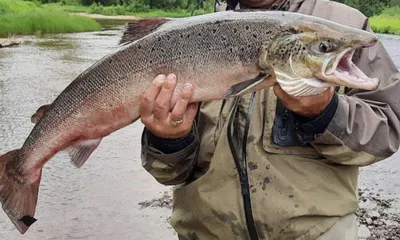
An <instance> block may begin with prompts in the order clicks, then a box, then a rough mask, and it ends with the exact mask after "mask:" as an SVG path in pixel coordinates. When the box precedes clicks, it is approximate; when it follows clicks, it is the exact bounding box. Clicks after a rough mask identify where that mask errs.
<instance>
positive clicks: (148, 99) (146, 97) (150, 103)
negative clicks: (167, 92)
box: [140, 75, 165, 118]
mask: <svg viewBox="0 0 400 240" xmlns="http://www.w3.org/2000/svg"><path fill="white" fill-rule="evenodd" d="M164 81H165V75H158V76H157V77H156V78H154V80H153V81H152V82H151V84H150V86H149V87H148V88H147V89H146V91H145V92H144V93H143V94H142V99H141V101H140V116H141V117H142V118H143V117H148V116H150V115H152V114H153V109H154V102H155V100H156V97H157V95H158V93H159V92H160V90H161V87H162V84H163V82H164Z"/></svg>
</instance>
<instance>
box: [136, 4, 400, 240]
mask: <svg viewBox="0 0 400 240" xmlns="http://www.w3.org/2000/svg"><path fill="white" fill-rule="evenodd" d="M216 9H217V11H224V10H229V9H263V10H269V11H274V10H279V11H289V12H297V13H303V14H307V15H313V16H317V17H320V18H325V19H328V20H331V21H335V22H338V23H341V24H343V25H347V26H351V27H354V28H358V29H362V30H366V31H371V29H370V27H369V25H368V19H367V18H366V17H365V16H364V15H362V14H361V13H360V12H358V11H357V10H355V9H352V8H350V7H348V6H345V5H343V4H340V3H337V2H332V1H326V0H257V1H256V0H248V1H244V0H243V1H242V0H240V1H231V0H228V1H227V2H220V1H217V2H216ZM327 31H328V30H327ZM288 34H290V33H288ZM294 34H300V33H294ZM343 41H344V40H343ZM215 44H222V43H220V42H219V41H218V40H216V41H215ZM288 47H295V46H292V45H290V42H288ZM331 48H335V46H334V45H332V44H331V43H329V42H324V43H321V44H320V45H319V50H320V51H322V52H329V50H330V49H331ZM276 54H279V52H276ZM340 54H342V55H340ZM339 55H340V56H337V59H338V60H337V61H336V62H334V63H328V65H330V64H333V65H331V66H327V68H329V67H331V68H332V70H331V72H333V71H337V72H338V74H340V75H341V76H343V78H342V79H343V81H350V82H354V83H358V84H361V83H363V81H364V82H365V84H371V86H372V85H373V81H372V79H373V78H368V77H367V76H366V75H368V76H373V77H377V78H379V79H380V84H379V87H378V89H377V90H373V91H367V90H360V89H356V88H354V89H353V88H347V87H346V88H344V87H340V88H338V87H337V88H336V91H335V88H334V87H331V86H329V85H326V86H325V85H324V86H325V88H324V90H323V91H319V92H315V93H312V92H310V91H312V90H310V89H315V88H310V89H308V90H307V91H308V93H312V94H302V93H305V92H307V91H306V90H305V89H304V88H302V87H300V85H293V84H297V83H298V82H302V81H310V82H314V83H315V84H318V83H319V82H320V81H318V79H304V78H303V79H302V80H299V79H295V80H293V79H292V78H290V76H289V75H290V74H288V72H290V71H289V70H287V69H286V70H285V69H284V67H283V68H281V70H282V71H281V72H279V71H275V74H276V77H277V79H278V80H277V81H278V83H279V84H275V85H274V87H273V88H267V89H262V90H259V91H257V92H255V93H253V94H246V95H243V96H238V97H235V98H230V99H225V100H218V101H208V102H202V103H201V104H197V103H191V102H190V99H191V98H192V97H193V96H194V95H195V94H196V90H197V89H196V88H195V87H194V86H193V85H192V84H189V83H187V84H185V85H183V88H182V91H181V92H180V95H179V97H178V99H177V101H175V102H176V104H175V102H172V103H171V99H172V96H173V93H174V90H175V88H176V86H177V79H176V76H175V75H174V73H170V74H168V75H167V76H165V75H160V76H158V77H156V78H155V79H154V81H153V84H152V85H151V86H150V87H149V88H148V89H147V90H146V91H145V93H144V94H143V98H142V102H141V119H142V122H143V123H144V125H145V130H144V133H143V138H142V144H143V145H142V146H143V150H142V161H143V166H144V168H145V169H146V170H147V171H148V172H149V173H150V174H152V176H153V177H154V178H155V179H156V180H157V181H158V182H160V183H162V184H165V185H176V188H175V189H174V207H173V213H172V217H171V220H170V222H171V225H172V226H173V227H174V229H175V230H176V232H177V233H178V236H179V239H251V240H255V239H320V240H325V239H341V240H353V239H357V238H358V237H357V234H358V233H357V220H356V217H355V214H354V212H355V211H356V209H357V207H358V188H357V185H358V169H359V167H362V166H366V165H370V164H373V163H376V162H378V161H380V160H383V159H385V158H387V157H389V156H391V155H392V154H393V153H395V152H396V151H397V150H398V147H399V143H400V137H399V136H400V121H399V118H400V100H399V94H398V93H399V91H400V81H399V78H400V74H399V72H398V70H397V68H396V66H395V65H394V63H393V61H392V60H391V59H390V57H389V56H388V54H387V52H386V50H385V49H384V47H383V46H382V44H381V43H380V42H378V43H376V44H375V45H374V46H373V47H369V48H363V49H357V50H356V51H352V52H349V51H343V52H341V53H339ZM290 61H291V58H290V59H289V61H287V62H286V65H285V66H291V62H290ZM353 62H354V63H353ZM334 68H336V70H335V69H334ZM326 71H330V70H326ZM338 76H339V75H338ZM322 78H323V76H321V79H322ZM365 79H369V82H368V81H367V80H365ZM279 80H280V81H279ZM180 81H183V82H184V81H185V79H181V80H180ZM290 81H292V82H290ZM288 82H290V84H292V85H290V84H288ZM317 82H318V83H317ZM285 84H286V85H285ZM310 85H312V84H310ZM339 85H340V84H339ZM293 86H297V87H293ZM313 86H316V85H313ZM366 89H367V88H366ZM371 89H372V88H371ZM288 93H292V94H288Z"/></svg>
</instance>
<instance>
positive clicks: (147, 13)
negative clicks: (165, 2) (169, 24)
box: [42, 3, 213, 18]
mask: <svg viewBox="0 0 400 240" xmlns="http://www.w3.org/2000/svg"><path fill="white" fill-rule="evenodd" d="M42 8H43V9H47V10H51V11H54V10H57V11H64V12H71V13H77V12H85V13H91V14H102V15H107V16H116V15H131V16H135V17H143V18H146V17H172V18H179V17H188V16H190V15H191V9H192V8H190V10H188V9H173V10H161V9H144V10H138V9H136V8H135V7H134V6H122V5H118V6H102V5H96V4H93V5H91V6H78V5H63V4H60V3H50V4H43V5H42ZM212 11H213V8H212V7H209V6H208V7H207V8H206V9H198V10H196V11H194V15H201V14H205V13H210V12H212Z"/></svg>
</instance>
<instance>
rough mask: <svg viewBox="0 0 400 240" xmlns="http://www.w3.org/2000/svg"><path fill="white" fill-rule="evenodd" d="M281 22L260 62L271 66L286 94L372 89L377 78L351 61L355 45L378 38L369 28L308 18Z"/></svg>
mask: <svg viewBox="0 0 400 240" xmlns="http://www.w3.org/2000/svg"><path fill="white" fill-rule="evenodd" d="M311 19H312V20H313V21H310V20H304V21H297V22H291V23H290V24H289V23H288V24H287V25H286V26H280V28H279V29H280V30H281V31H280V32H281V33H280V34H277V35H276V37H275V39H274V40H273V41H271V42H269V43H268V44H264V45H263V48H262V54H261V57H260V65H261V67H263V65H265V66H267V65H268V67H270V68H272V69H273V71H274V72H275V74H276V78H277V82H278V83H279V84H280V86H281V87H282V89H283V90H284V91H286V92H287V93H288V94H291V95H295V96H302V95H313V94H317V93H320V92H322V91H324V90H326V89H327V88H328V87H330V86H346V87H349V88H359V89H365V90H375V89H376V88H377V87H378V85H379V79H378V78H371V77H368V76H367V75H366V74H365V73H364V72H363V71H362V70H360V69H359V68H358V67H357V66H356V65H355V64H354V63H353V62H352V58H353V55H354V53H355V51H356V49H359V48H363V47H371V46H373V45H375V43H376V42H377V41H378V40H377V38H376V36H375V35H374V34H372V33H370V32H367V31H362V30H359V29H355V28H350V27H346V26H343V25H340V24H336V23H333V22H330V21H326V20H325V21H324V20H322V19H317V18H311Z"/></svg>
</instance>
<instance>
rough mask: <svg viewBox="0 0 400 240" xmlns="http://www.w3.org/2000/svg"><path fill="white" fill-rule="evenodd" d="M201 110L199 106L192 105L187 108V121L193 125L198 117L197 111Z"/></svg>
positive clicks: (185, 116) (185, 117)
mask: <svg viewBox="0 0 400 240" xmlns="http://www.w3.org/2000/svg"><path fill="white" fill-rule="evenodd" d="M198 109H199V104H198V103H197V102H196V103H191V104H189V105H188V106H187V109H186V113H185V115H184V119H185V121H187V122H189V123H191V122H193V120H194V118H195V117H196V114H197V110H198Z"/></svg>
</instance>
